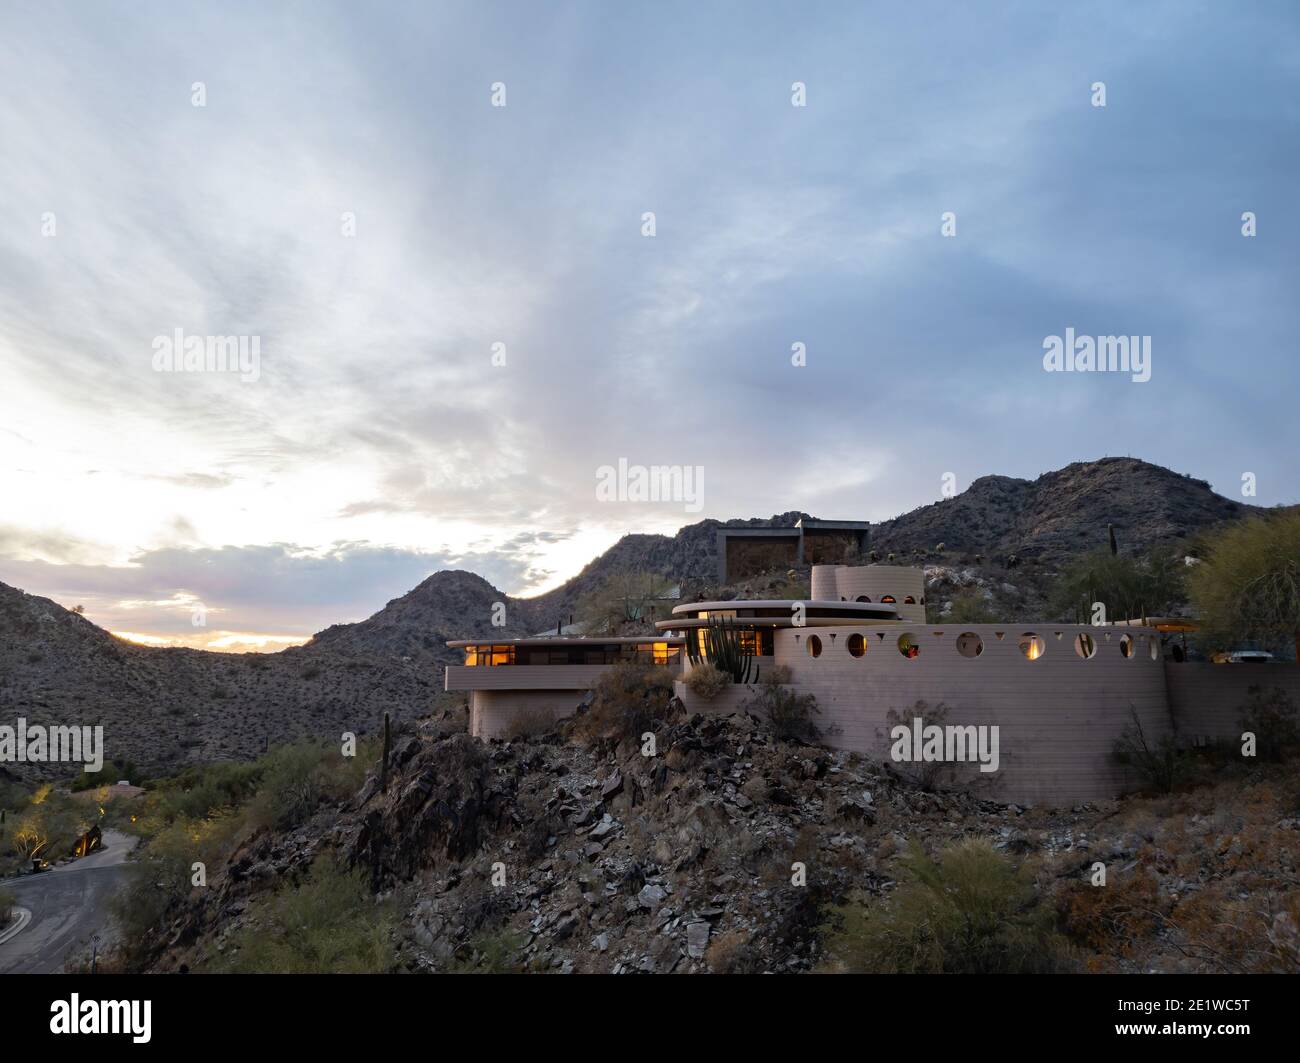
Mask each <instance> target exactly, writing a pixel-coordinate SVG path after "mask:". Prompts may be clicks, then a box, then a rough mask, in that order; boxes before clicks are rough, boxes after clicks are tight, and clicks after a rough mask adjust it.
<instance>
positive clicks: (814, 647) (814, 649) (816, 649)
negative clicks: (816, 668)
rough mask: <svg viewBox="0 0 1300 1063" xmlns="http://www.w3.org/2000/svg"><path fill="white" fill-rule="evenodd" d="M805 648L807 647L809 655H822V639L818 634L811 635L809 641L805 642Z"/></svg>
mask: <svg viewBox="0 0 1300 1063" xmlns="http://www.w3.org/2000/svg"><path fill="white" fill-rule="evenodd" d="M804 648H805V649H807V651H808V656H809V657H820V656H821V655H822V640H821V639H819V638H818V637H817V636H816V635H809V636H808V641H807V642H805V643H804Z"/></svg>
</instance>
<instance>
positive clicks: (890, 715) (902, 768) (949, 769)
mask: <svg viewBox="0 0 1300 1063" xmlns="http://www.w3.org/2000/svg"><path fill="white" fill-rule="evenodd" d="M948 711H949V710H948V705H947V704H946V703H945V702H942V701H941V702H939V703H938V704H936V705H931V704H930V703H929V702H928V701H925V700H924V699H922V700H919V701H916V702H914V703H913V704H912V707H911V708H910V709H908V710H907V711H905V712H899V711H898V710H897V709H890V710H889V712H887V713H886V714H885V738H884V747H885V748H884V754H883V755H884V757H885V761H886V763H887V764H888V765H889V766H890V767H891V768H892V769H893V770H894V771H895V772H896V773H897V774H898V775H899V777H900V778H903V779H905V780H907V781H908V782H910V783H912V784H913V785H914V786H919V787H920V788H921V789H922V790H936V789H938V788H939V786H940V784H941V783H943V782H944V781H945V779H948V778H950V777H951V776H952V774H953V766H952V765H951V764H949V763H947V762H946V761H942V760H923V761H896V760H894V759H893V757H892V756H891V754H890V749H891V748H892V747H893V741H892V740H891V739H890V738H889V735H890V734H892V732H893V730H894V728H895V727H906V728H907V729H908V730H909V731H910V730H911V729H912V726H913V723H912V721H913V720H916V719H919V720H920V721H921V727H922V729H924V728H926V727H930V726H935V727H946V726H947V722H948Z"/></svg>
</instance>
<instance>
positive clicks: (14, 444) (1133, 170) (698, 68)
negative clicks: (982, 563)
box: [0, 0, 1300, 650]
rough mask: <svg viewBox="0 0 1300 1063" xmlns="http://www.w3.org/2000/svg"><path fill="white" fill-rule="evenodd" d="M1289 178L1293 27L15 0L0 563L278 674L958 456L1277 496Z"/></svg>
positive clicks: (2, 302)
mask: <svg viewBox="0 0 1300 1063" xmlns="http://www.w3.org/2000/svg"><path fill="white" fill-rule="evenodd" d="M1099 85H1100V86H1102V88H1101V89H1100V93H1104V97H1103V96H1102V95H1101V94H1099V90H1098V86H1099ZM1102 103H1104V105H1101V104H1102ZM1297 177H1300V6H1297V5H1295V4H1291V3H1286V2H1279V3H1271V4H1265V3H1250V2H1246V3H1232V4H1228V3H1195V2H1190V0H1177V2H1170V3H1163V4H1162V3H1151V4H1142V5H1133V4H1130V3H1114V4H1109V3H1106V4H1092V3H1072V4H1068V5H1043V4H1037V3H992V2H981V3H972V4H958V3H942V4H926V3H892V4H862V3H854V4H837V3H816V4H810V5H803V4H786V3H781V4H778V3H754V2H747V3H736V4H721V3H690V4H664V5H656V6H655V7H654V8H653V9H648V8H644V7H641V6H639V5H623V4H611V3H584V4H544V3H536V2H529V3H523V2H520V3H506V4H494V3H484V2H474V3H464V4H460V3H456V4H446V3H437V2H423V3H413V4H402V3H396V2H382V3H375V4H355V3H338V4H331V3H315V2H314V3H273V2H272V3H256V4H251V3H250V4H222V5H221V6H220V7H218V6H217V5H211V4H191V3H186V2H175V0H169V2H167V3H124V2H123V3H113V2H95V3H90V2H88V0H85V2H82V3H75V4H59V3H48V2H43V3H15V2H12V0H0V581H3V582H5V583H9V584H11V585H13V586H17V587H21V588H23V589H24V590H27V591H29V592H31V593H34V594H40V595H45V596H48V597H51V598H53V599H54V600H55V601H58V602H59V603H61V604H63V605H66V606H73V605H83V606H84V607H85V609H86V615H87V616H89V617H90V618H91V619H92V620H94V621H95V622H96V623H99V624H101V625H102V626H104V627H106V628H108V629H110V630H113V631H116V632H119V633H123V634H126V635H127V636H129V637H133V638H137V639H139V640H141V641H146V642H152V643H154V644H160V645H163V644H185V645H195V646H206V647H210V648H213V649H226V650H230V649H249V648H260V649H276V648H280V647H282V646H284V645H288V644H291V643H293V642H299V641H302V640H304V639H305V638H307V637H309V636H310V634H311V633H312V632H314V631H317V630H320V629H321V628H324V627H326V626H327V625H329V624H331V623H336V622H346V621H352V620H359V619H362V618H364V617H365V616H368V615H370V614H371V613H373V612H375V611H376V610H378V609H380V608H382V606H383V605H384V604H385V603H386V602H387V601H389V600H390V599H392V598H394V597H397V596H399V595H401V594H403V593H405V592H406V591H407V590H409V589H410V588H411V587H413V586H415V585H416V584H417V583H418V582H420V580H422V579H423V578H425V577H426V576H428V575H429V574H431V573H433V572H435V571H437V570H439V569H443V568H462V569H469V570H472V571H474V572H477V573H479V574H480V575H482V576H484V577H485V578H487V579H488V580H490V581H491V582H492V583H493V584H494V585H495V586H497V587H498V588H500V589H501V590H503V591H505V592H507V593H510V594H533V593H538V592H540V591H543V590H546V589H549V588H551V587H554V586H557V585H558V584H559V583H561V582H563V580H565V579H566V578H568V577H570V576H572V575H574V574H575V573H576V572H577V571H578V570H579V569H580V568H581V567H582V566H583V565H584V564H585V563H586V562H587V561H589V560H591V559H592V558H593V557H594V556H596V555H597V554H598V553H599V552H601V551H602V550H603V549H605V548H607V547H608V546H610V545H612V544H613V543H614V542H615V541H616V540H617V539H618V538H619V537H620V536H621V535H623V534H625V533H627V532H656V531H657V532H667V533H671V532H673V531H675V530H676V529H677V528H679V527H681V526H682V525H684V524H688V523H693V522H695V521H698V520H701V519H704V518H706V517H716V518H720V519H725V518H729V517H750V516H763V517H766V516H770V515H771V514H773V513H780V512H785V511H788V510H792V509H798V510H803V511H806V512H809V513H812V514H814V515H816V516H819V517H822V518H825V519H837V520H882V519H887V518H890V517H893V516H896V515H897V514H899V513H901V512H905V511H907V510H910V509H912V508H914V507H916V506H919V505H925V504H928V503H930V502H933V501H935V500H937V499H938V498H939V497H941V492H942V490H943V485H944V483H945V474H951V478H950V479H949V480H948V481H947V482H955V485H956V488H957V489H958V490H961V489H964V488H965V487H966V486H968V485H969V483H970V482H971V481H972V480H974V479H975V478H977V477H979V476H983V475H987V474H1002V475H1010V476H1020V477H1026V478H1031V479H1032V478H1034V477H1037V476H1039V475H1040V474H1042V473H1043V472H1046V471H1049V470H1052V469H1056V468H1059V467H1061V466H1063V465H1066V464H1068V463H1070V462H1073V461H1083V460H1092V459H1096V458H1100V457H1103V456H1106V455H1132V456H1134V457H1140V458H1143V459H1146V460H1148V461H1152V462H1156V463H1159V464H1162V465H1166V466H1169V467H1171V468H1174V469H1176V470H1177V471H1179V472H1185V473H1189V474H1191V475H1193V476H1195V477H1197V478H1203V479H1207V480H1209V481H1210V482H1211V484H1212V485H1213V486H1214V488H1215V489H1216V490H1218V491H1219V492H1220V493H1222V494H1225V495H1228V496H1229V497H1242V490H1243V487H1242V483H1243V477H1244V476H1246V475H1247V474H1251V476H1252V477H1253V483H1254V484H1255V490H1256V492H1257V493H1256V494H1255V495H1253V496H1246V497H1245V498H1244V500H1245V501H1251V502H1254V503H1256V504H1260V505H1275V504H1290V503H1294V502H1296V501H1300V468H1298V467H1297V461H1296V455H1297V453H1300V427H1297V418H1296V417H1295V413H1294V411H1295V401H1296V396H1297V394H1298V393H1300V386H1298V385H1300V379H1298V378H1300V369H1298V368H1297V365H1298V364H1300V358H1298V353H1300V352H1298V351H1297V343H1296V337H1297V335H1300V299H1298V298H1297V294H1298V292H1300V255H1297V253H1296V247H1297V242H1298V237H1300V201H1298V197H1297V194H1296V190H1297V187H1300V183H1298V182H1297ZM1248 213H1249V215H1250V216H1251V217H1253V227H1254V228H1253V235H1246V234H1245V232H1244V230H1245V229H1247V228H1249V227H1250V226H1249V225H1248V223H1247V222H1246V221H1244V220H1243V215H1246V214H1248ZM1067 329H1072V330H1074V334H1076V335H1077V336H1090V337H1096V336H1111V335H1124V336H1135V337H1149V341H1148V342H1149V345H1150V351H1151V360H1150V366H1149V368H1150V379H1148V380H1145V381H1139V380H1135V379H1133V377H1134V374H1133V373H1121V372H1049V371H1048V370H1047V369H1046V368H1045V365H1044V349H1045V348H1044V344H1045V342H1046V340H1047V338H1048V337H1051V336H1065V335H1066V330H1067ZM177 330H180V336H181V338H182V349H184V340H185V338H187V337H188V338H197V342H198V343H199V344H200V345H201V346H202V345H206V343H207V342H208V340H207V338H208V337H242V338H243V341H244V344H245V348H244V349H245V353H246V356H247V357H248V359H249V360H247V361H246V362H245V370H246V371H244V372H233V371H220V370H217V369H215V368H210V367H208V366H207V365H205V364H204V363H203V359H202V358H199V359H197V360H196V361H191V363H190V365H189V367H188V368H187V367H186V365H185V363H184V359H182V364H181V370H182V371H166V368H165V367H166V366H169V365H171V364H172V363H170V362H169V361H168V360H167V357H168V350H169V348H168V344H169V343H170V344H174V343H175V337H176V336H177ZM254 351H255V352H256V355H257V358H256V361H255V362H254V361H252V360H251V356H252V353H253V352H254ZM160 364H161V365H162V366H164V368H162V369H160V368H159V366H160ZM620 461H621V462H623V463H625V466H626V467H627V468H628V469H629V470H633V472H632V473H629V476H630V477H631V479H620V480H619V481H618V483H617V485H616V486H615V487H614V489H613V490H612V491H611V490H610V489H609V482H608V479H607V477H608V470H609V469H617V468H618V467H619V463H620ZM652 466H661V467H678V471H679V472H682V471H686V472H689V473H690V474H691V475H690V476H689V477H687V478H686V480H685V481H682V482H689V484H690V485H691V489H690V490H689V491H687V490H680V491H677V492H675V494H674V497H670V498H667V499H663V498H660V499H658V500H641V499H640V498H639V496H638V495H637V491H636V484H635V482H633V481H634V479H635V474H634V470H635V469H637V468H638V467H640V468H649V467H652ZM602 469H605V470H606V471H605V472H602ZM602 477H606V479H605V480H604V484H605V486H604V488H602V486H601V485H602ZM620 488H622V490H620Z"/></svg>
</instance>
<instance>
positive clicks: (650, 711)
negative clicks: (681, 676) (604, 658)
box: [573, 661, 679, 743]
mask: <svg viewBox="0 0 1300 1063" xmlns="http://www.w3.org/2000/svg"><path fill="white" fill-rule="evenodd" d="M674 674H675V673H674V672H673V670H671V669H668V668H664V667H663V666H662V665H654V664H642V663H640V662H638V661H620V662H619V663H618V664H616V665H614V666H613V667H611V668H609V669H608V670H606V672H605V673H604V674H603V675H602V676H601V677H600V679H599V680H598V681H597V683H596V686H595V688H594V689H593V691H592V702H591V707H590V708H589V709H588V710H587V711H586V712H585V713H584V714H582V715H581V716H578V717H577V718H576V720H575V722H574V725H573V726H574V733H575V734H576V735H577V736H578V737H579V738H582V739H583V740H584V741H587V742H589V743H598V742H614V743H618V742H621V741H623V740H624V739H629V738H631V739H640V737H641V735H643V734H645V732H646V731H656V730H658V729H659V728H660V727H661V726H662V725H663V724H664V723H665V722H667V721H668V720H669V719H670V718H671V717H672V716H673V714H674V712H675V711H677V705H678V704H679V703H676V702H674V698H673V676H674Z"/></svg>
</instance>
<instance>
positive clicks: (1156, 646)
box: [1150, 635, 1160, 661]
mask: <svg viewBox="0 0 1300 1063" xmlns="http://www.w3.org/2000/svg"><path fill="white" fill-rule="evenodd" d="M1150 642H1151V647H1150V648H1151V659H1152V660H1153V661H1158V660H1160V640H1159V639H1157V638H1156V637H1155V636H1154V635H1153V636H1152V637H1151V639H1150Z"/></svg>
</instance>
